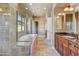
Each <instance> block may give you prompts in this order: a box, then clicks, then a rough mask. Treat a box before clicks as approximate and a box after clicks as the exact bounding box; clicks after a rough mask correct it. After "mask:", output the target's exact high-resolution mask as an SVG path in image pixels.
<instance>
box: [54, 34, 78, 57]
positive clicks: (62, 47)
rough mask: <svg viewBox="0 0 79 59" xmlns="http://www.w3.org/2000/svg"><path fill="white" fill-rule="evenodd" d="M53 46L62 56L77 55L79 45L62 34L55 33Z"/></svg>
mask: <svg viewBox="0 0 79 59" xmlns="http://www.w3.org/2000/svg"><path fill="white" fill-rule="evenodd" d="M55 48H56V50H57V51H58V52H59V53H60V55H62V56H79V45H78V44H77V43H74V42H72V41H71V40H69V39H65V38H64V37H63V36H62V35H56V37H55Z"/></svg>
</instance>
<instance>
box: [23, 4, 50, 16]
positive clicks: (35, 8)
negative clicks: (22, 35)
mask: <svg viewBox="0 0 79 59" xmlns="http://www.w3.org/2000/svg"><path fill="white" fill-rule="evenodd" d="M24 5H25V7H26V8H28V9H29V10H30V12H31V13H32V15H33V16H45V15H46V14H50V12H51V8H52V4H51V3H32V4H30V3H24Z"/></svg>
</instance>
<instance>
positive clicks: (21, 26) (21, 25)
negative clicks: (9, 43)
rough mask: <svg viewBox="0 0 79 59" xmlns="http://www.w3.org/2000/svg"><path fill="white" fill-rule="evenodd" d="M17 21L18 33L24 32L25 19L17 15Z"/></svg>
mask: <svg viewBox="0 0 79 59" xmlns="http://www.w3.org/2000/svg"><path fill="white" fill-rule="evenodd" d="M17 19H18V20H17V26H18V32H22V31H25V17H24V16H22V15H20V14H19V13H18V18H17Z"/></svg>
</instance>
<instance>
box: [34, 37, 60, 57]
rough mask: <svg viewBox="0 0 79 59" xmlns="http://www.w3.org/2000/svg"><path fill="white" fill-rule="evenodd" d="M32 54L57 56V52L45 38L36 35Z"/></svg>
mask: <svg viewBox="0 0 79 59" xmlns="http://www.w3.org/2000/svg"><path fill="white" fill-rule="evenodd" d="M33 56H59V54H58V53H57V52H56V51H55V50H54V49H52V47H51V45H50V44H49V42H48V41H47V40H46V39H45V38H43V37H38V38H37V44H36V47H35V53H34V54H33Z"/></svg>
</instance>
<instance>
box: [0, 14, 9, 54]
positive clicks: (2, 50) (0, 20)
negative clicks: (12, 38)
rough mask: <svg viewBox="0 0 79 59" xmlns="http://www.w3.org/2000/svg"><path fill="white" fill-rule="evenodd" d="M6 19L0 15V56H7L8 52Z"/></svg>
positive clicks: (7, 25)
mask: <svg viewBox="0 0 79 59" xmlns="http://www.w3.org/2000/svg"><path fill="white" fill-rule="evenodd" d="M8 18H9V17H8V16H4V15H2V14H0V55H8V53H9V51H10V44H9V24H8Z"/></svg>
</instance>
